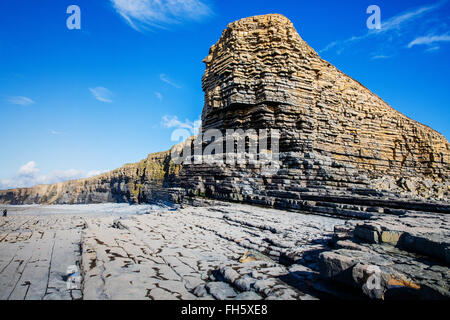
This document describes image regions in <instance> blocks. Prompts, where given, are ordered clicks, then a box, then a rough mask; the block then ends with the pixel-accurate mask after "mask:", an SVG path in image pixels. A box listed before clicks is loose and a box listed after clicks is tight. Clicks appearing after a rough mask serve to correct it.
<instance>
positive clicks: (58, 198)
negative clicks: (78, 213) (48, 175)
mask: <svg viewBox="0 0 450 320" xmlns="http://www.w3.org/2000/svg"><path fill="white" fill-rule="evenodd" d="M179 170H180V166H177V165H175V164H174V163H173V162H172V161H171V158H170V151H166V152H161V153H154V154H150V155H149V156H148V157H147V159H144V160H142V161H140V162H138V163H134V164H127V165H125V166H123V167H122V168H119V169H116V170H113V171H111V172H107V173H105V174H102V175H99V176H96V177H93V178H89V179H82V180H74V181H68V182H63V183H57V184H54V185H40V186H36V187H34V188H23V189H14V190H5V191H0V202H2V203H7V204H33V203H39V204H44V203H45V204H86V203H104V202H128V203H145V202H152V201H177V198H176V196H173V195H172V194H173V193H172V192H171V190H169V189H168V187H170V186H171V185H172V184H173V181H174V179H175V177H176V175H177V174H178V172H179Z"/></svg>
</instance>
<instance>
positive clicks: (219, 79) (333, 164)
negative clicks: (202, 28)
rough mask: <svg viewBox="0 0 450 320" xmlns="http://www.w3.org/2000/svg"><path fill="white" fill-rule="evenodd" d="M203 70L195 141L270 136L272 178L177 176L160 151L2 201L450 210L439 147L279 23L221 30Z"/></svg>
mask: <svg viewBox="0 0 450 320" xmlns="http://www.w3.org/2000/svg"><path fill="white" fill-rule="evenodd" d="M204 61H205V63H206V66H207V67H206V71H205V74H204V77H203V90H204V92H205V105H204V109H203V115H202V121H203V131H205V130H207V129H213V128H214V129H219V130H222V131H225V130H226V129H243V130H246V129H256V130H258V129H278V130H279V132H280V149H279V161H277V162H276V163H274V164H273V168H276V170H264V168H262V167H261V166H260V164H258V163H257V164H247V165H227V164H221V165H218V164H214V165H211V164H203V165H183V166H179V165H174V164H173V161H172V158H171V153H170V152H164V153H159V154H153V155H150V156H149V157H148V159H146V160H143V161H141V162H140V163H137V164H132V165H126V166H124V167H122V168H120V169H117V170H114V171H112V172H109V173H106V174H103V175H101V176H98V177H94V178H91V179H85V180H79V181H70V182H66V183H60V184H56V185H52V186H38V187H36V188H32V189H18V190H10V191H2V192H0V202H3V203H13V204H21V203H97V202H107V201H112V202H131V203H136V202H146V201H153V200H172V201H180V200H182V199H183V196H184V195H185V194H188V195H189V196H206V197H210V198H215V199H223V200H233V201H242V202H248V203H253V204H261V205H268V206H275V207H282V208H290V209H297V210H303V211H309V212H313V213H320V214H323V213H325V214H336V215H341V216H345V217H352V218H368V217H370V216H372V215H373V214H374V213H394V214H404V213H405V212H406V211H405V210H421V211H432V212H447V213H448V212H450V206H449V204H448V202H449V192H450V185H449V174H450V165H449V156H450V145H449V143H448V142H447V140H446V139H445V138H444V137H443V136H442V135H440V134H439V133H437V132H436V131H434V130H432V129H430V128H428V127H426V126H424V125H422V124H420V123H417V122H415V121H413V120H411V119H409V118H407V117H406V116H404V115H402V114H401V113H399V112H397V111H395V110H394V109H392V108H391V107H390V106H388V105H387V104H386V103H385V102H384V101H382V100H381V99H380V98H379V97H378V96H376V95H375V94H373V93H371V92H370V91H369V90H368V89H366V88H365V87H364V86H362V85H361V84H359V83H358V82H357V81H355V80H353V79H351V78H350V77H348V76H346V75H345V74H344V73H342V72H340V71H339V70H337V69H336V68H335V67H333V66H332V65H331V64H330V63H328V62H326V61H324V60H322V59H321V58H320V57H319V56H318V54H317V53H316V52H315V51H314V50H313V49H312V48H311V47H309V46H308V44H307V43H306V42H305V41H303V40H302V39H301V38H300V36H299V35H298V33H297V31H296V30H295V28H294V26H293V25H292V23H291V22H290V21H289V20H288V19H287V18H286V17H284V16H281V15H276V14H274V15H265V16H256V17H250V18H246V19H242V20H239V21H236V22H233V23H231V24H230V25H229V26H228V28H227V29H226V30H225V31H224V33H223V35H222V37H221V38H220V40H219V41H218V42H217V44H215V45H214V46H213V47H212V48H211V50H210V54H209V56H208V57H207V58H206V59H205V60H204ZM187 143H191V140H188V141H187ZM179 147H180V146H175V147H174V148H177V149H178V148H179ZM399 197H401V198H402V199H398V198H399ZM413 198H414V199H416V200H418V201H412V199H413ZM436 201H439V202H441V203H436ZM442 202H444V204H442ZM445 203H446V204H445Z"/></svg>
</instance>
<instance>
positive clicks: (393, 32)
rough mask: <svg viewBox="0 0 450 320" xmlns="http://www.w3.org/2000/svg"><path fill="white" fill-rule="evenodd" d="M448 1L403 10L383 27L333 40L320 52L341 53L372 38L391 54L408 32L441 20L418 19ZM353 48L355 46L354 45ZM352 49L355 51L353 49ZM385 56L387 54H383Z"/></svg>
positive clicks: (372, 43) (382, 25)
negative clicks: (340, 39) (332, 50)
mask: <svg viewBox="0 0 450 320" xmlns="http://www.w3.org/2000/svg"><path fill="white" fill-rule="evenodd" d="M447 2H448V0H442V1H439V2H437V3H435V4H432V5H426V6H422V7H417V8H414V9H410V10H408V11H405V12H402V13H400V14H398V15H396V16H393V17H391V18H389V19H386V20H385V21H383V22H382V24H381V29H373V30H368V31H367V32H366V33H365V34H362V35H360V36H352V37H350V38H348V39H345V40H342V41H333V42H331V43H330V44H328V45H327V46H326V47H325V48H323V49H322V50H320V51H319V53H323V52H327V51H329V50H331V49H335V50H336V52H337V53H338V54H340V53H341V52H342V51H343V50H345V49H346V48H348V47H349V46H352V45H356V44H357V43H359V42H361V41H364V40H369V39H370V40H371V41H372V42H371V44H370V47H371V48H374V46H375V45H378V46H380V47H382V48H383V49H385V50H387V51H391V52H390V54H392V51H395V50H396V44H398V43H399V42H401V41H403V39H404V36H405V34H406V33H408V34H410V33H411V32H412V31H413V30H415V29H417V28H425V27H429V24H436V22H439V19H436V18H432V19H425V21H424V20H421V21H420V22H417V20H418V19H419V18H422V17H424V16H425V15H428V14H431V13H432V12H435V13H437V14H439V13H440V11H439V10H437V9H439V8H441V7H442V6H444V5H445V4H446V3H447ZM382 19H383V17H382ZM375 37H378V38H379V39H377V40H374V38H375ZM352 48H354V46H353V47H352ZM352 51H354V52H355V50H353V49H352ZM380 56H381V55H380ZM383 56H385V54H383ZM386 56H387V55H386ZM372 59H373V57H372Z"/></svg>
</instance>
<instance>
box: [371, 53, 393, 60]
mask: <svg viewBox="0 0 450 320" xmlns="http://www.w3.org/2000/svg"><path fill="white" fill-rule="evenodd" d="M389 58H390V56H386V55H382V54H381V55H376V56H373V57H372V58H371V59H372V60H381V59H389Z"/></svg>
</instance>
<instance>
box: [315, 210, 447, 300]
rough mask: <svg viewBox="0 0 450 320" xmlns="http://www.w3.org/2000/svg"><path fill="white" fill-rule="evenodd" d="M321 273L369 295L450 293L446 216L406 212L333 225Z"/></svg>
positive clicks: (395, 296)
mask: <svg viewBox="0 0 450 320" xmlns="http://www.w3.org/2000/svg"><path fill="white" fill-rule="evenodd" d="M332 245H333V247H334V248H335V249H334V250H332V251H327V252H323V253H322V254H321V255H320V256H319V268H320V272H321V276H322V277H324V278H327V279H331V280H333V281H336V282H338V283H342V284H345V285H348V286H351V287H354V288H356V289H358V290H361V292H363V293H364V294H365V295H367V296H368V297H370V298H374V299H433V300H434V299H446V300H447V299H449V298H450V286H449V284H450V272H449V268H448V266H449V264H450V260H449V259H450V218H449V216H448V215H443V214H430V213H420V212H415V213H408V214H405V215H403V216H396V217H393V216H378V217H376V218H373V219H371V220H367V221H363V222H361V221H348V222H347V223H346V224H345V225H342V226H336V227H335V234H334V237H333V243H332Z"/></svg>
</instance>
